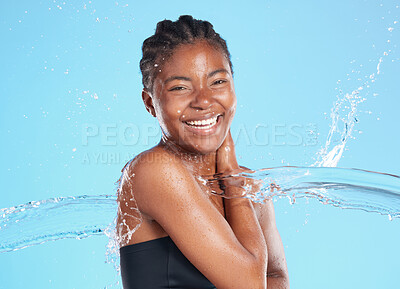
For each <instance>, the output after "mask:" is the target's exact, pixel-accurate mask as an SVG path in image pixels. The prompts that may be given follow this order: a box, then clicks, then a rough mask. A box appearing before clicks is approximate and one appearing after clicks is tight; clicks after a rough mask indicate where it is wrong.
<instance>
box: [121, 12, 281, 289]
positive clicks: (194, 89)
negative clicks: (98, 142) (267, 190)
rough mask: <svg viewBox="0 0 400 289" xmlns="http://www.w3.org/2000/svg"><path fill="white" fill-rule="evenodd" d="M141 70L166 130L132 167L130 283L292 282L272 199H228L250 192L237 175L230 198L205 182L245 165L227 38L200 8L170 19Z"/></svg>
mask: <svg viewBox="0 0 400 289" xmlns="http://www.w3.org/2000/svg"><path fill="white" fill-rule="evenodd" d="M141 70H142V74H143V85H144V89H143V92H142V97H143V101H144V104H145V106H146V109H147V110H148V111H149V113H150V114H151V115H152V116H154V117H156V118H157V120H158V122H159V124H160V127H161V130H162V138H161V141H160V143H159V144H158V145H157V146H155V147H153V148H151V149H149V150H147V151H145V152H143V153H141V154H140V155H138V156H137V157H136V158H135V159H133V160H132V161H131V162H129V163H128V165H127V166H126V167H125V168H124V173H123V176H124V178H123V179H122V182H121V185H120V189H119V194H118V201H119V211H118V220H117V231H118V233H119V236H120V247H121V248H120V258H121V259H120V260H121V274H122V281H123V285H124V288H125V289H128V288H141V289H146V288H153V289H154V288H192V289H193V288H216V287H217V288H267V286H268V288H288V287H289V285H288V284H289V282H288V275H287V269H286V261H285V256H284V252H283V246H282V242H281V240H280V236H279V233H278V231H277V229H276V225H275V216H274V211H273V206H272V203H271V202H267V203H265V204H262V205H261V204H254V203H252V202H251V201H250V200H248V199H244V198H229V197H230V196H231V197H232V196H235V195H237V194H238V193H239V194H240V193H241V192H240V191H241V187H240V186H235V184H234V182H232V183H229V184H228V183H224V184H222V183H221V188H218V190H220V191H223V193H224V195H225V196H226V197H227V198H222V197H221V196H216V195H212V194H211V188H210V187H209V186H208V185H207V184H204V183H203V182H202V181H201V179H202V176H204V175H214V174H218V173H229V172H232V171H235V172H236V171H240V170H243V168H241V167H239V165H238V163H237V161H236V156H235V148H234V143H233V141H232V137H231V134H230V125H231V122H232V120H233V117H234V114H235V110H236V95H235V90H234V84H233V77H232V65H231V62H230V55H229V52H228V50H227V47H226V43H225V41H224V40H223V39H222V38H221V37H220V36H219V35H218V34H217V33H216V32H215V31H214V30H213V27H212V25H211V24H210V23H209V22H206V21H201V20H195V19H193V18H192V17H191V16H181V17H180V18H179V20H178V21H176V22H171V21H169V20H165V21H162V22H160V23H158V25H157V30H156V32H155V34H154V35H153V36H151V37H150V38H148V39H147V40H145V42H144V44H143V59H142V60H141ZM126 176H128V177H126ZM214 189H215V188H213V190H214ZM134 214H136V215H137V216H138V217H136V218H132V216H133V215H134ZM138 220H140V221H138ZM133 231H134V234H133V235H132V232H133Z"/></svg>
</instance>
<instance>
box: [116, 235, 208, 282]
mask: <svg viewBox="0 0 400 289" xmlns="http://www.w3.org/2000/svg"><path fill="white" fill-rule="evenodd" d="M119 252H120V265H121V277H122V284H123V286H124V289H158V288H175V289H216V287H215V286H214V285H213V284H212V283H211V282H210V281H208V279H207V278H206V277H205V276H204V275H203V274H202V273H201V272H200V271H199V270H197V268H196V267H194V266H193V264H192V263H190V261H189V260H188V259H187V258H186V257H185V256H184V255H183V254H182V252H181V251H180V250H179V249H178V247H177V246H176V245H175V243H174V242H173V241H172V240H171V238H170V237H164V238H160V239H155V240H151V241H147V242H143V243H138V244H132V245H128V246H124V247H121V248H120V249H119Z"/></svg>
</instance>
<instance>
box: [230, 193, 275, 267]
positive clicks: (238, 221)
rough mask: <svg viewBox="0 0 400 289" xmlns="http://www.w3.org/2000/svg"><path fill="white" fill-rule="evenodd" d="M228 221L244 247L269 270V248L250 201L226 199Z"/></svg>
mask: <svg viewBox="0 0 400 289" xmlns="http://www.w3.org/2000/svg"><path fill="white" fill-rule="evenodd" d="M224 205H225V215H226V220H227V221H228V223H229V225H230V226H231V228H232V231H233V232H234V234H235V236H236V238H237V239H238V241H239V242H240V243H241V244H242V246H243V247H244V248H245V249H246V250H247V251H248V252H249V253H251V254H252V255H253V256H254V258H255V260H256V261H257V263H259V264H264V265H265V272H266V269H267V265H266V264H267V260H268V254H267V246H266V243H265V240H264V236H263V233H262V231H261V227H260V225H259V223H258V220H257V217H256V214H255V212H254V209H253V205H252V203H251V201H250V200H248V199H243V198H238V199H236V198H235V199H225V200H224Z"/></svg>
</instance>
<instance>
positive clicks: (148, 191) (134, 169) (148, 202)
mask: <svg viewBox="0 0 400 289" xmlns="http://www.w3.org/2000/svg"><path fill="white" fill-rule="evenodd" d="M128 169H129V174H130V175H131V176H133V177H132V178H131V186H132V190H133V192H134V196H135V199H136V202H137V205H138V207H139V209H140V211H141V212H143V213H145V214H146V215H149V216H151V217H153V218H154V217H155V216H154V214H155V213H157V212H158V211H159V209H160V206H161V202H162V203H163V204H164V203H166V202H167V200H168V199H171V198H179V197H185V196H181V194H180V192H183V191H189V192H193V191H195V190H188V189H189V188H190V187H192V186H195V185H196V184H197V183H196V182H195V179H194V177H193V176H192V174H191V173H190V172H189V170H188V169H187V167H186V166H185V165H184V164H183V162H182V160H181V159H180V158H178V157H176V155H174V154H173V153H171V152H169V151H167V150H165V149H163V148H162V147H158V146H156V147H154V148H152V149H150V150H148V151H145V152H143V153H141V154H140V155H138V156H137V157H136V158H135V159H134V160H133V161H132V163H131V164H130V166H129V168H128ZM170 201H171V200H170Z"/></svg>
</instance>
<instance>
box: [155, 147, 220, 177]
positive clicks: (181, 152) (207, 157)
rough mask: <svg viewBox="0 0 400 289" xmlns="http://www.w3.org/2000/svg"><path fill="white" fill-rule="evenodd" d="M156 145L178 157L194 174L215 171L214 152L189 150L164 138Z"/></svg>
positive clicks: (210, 173)
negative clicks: (205, 152) (202, 152)
mask: <svg viewBox="0 0 400 289" xmlns="http://www.w3.org/2000/svg"><path fill="white" fill-rule="evenodd" d="M158 145H159V146H161V147H163V148H164V149H166V150H168V151H170V152H172V153H173V154H174V155H176V156H177V157H179V158H180V159H181V160H182V161H183V162H184V163H185V165H186V166H187V167H188V168H189V170H190V171H192V172H193V174H194V175H196V176H205V175H213V174H215V172H216V155H217V154H216V152H212V153H209V154H200V153H196V152H191V151H188V150H185V149H184V148H182V147H181V146H179V145H177V144H175V143H174V142H172V141H168V140H165V139H161V141H160V143H159V144H158Z"/></svg>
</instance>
